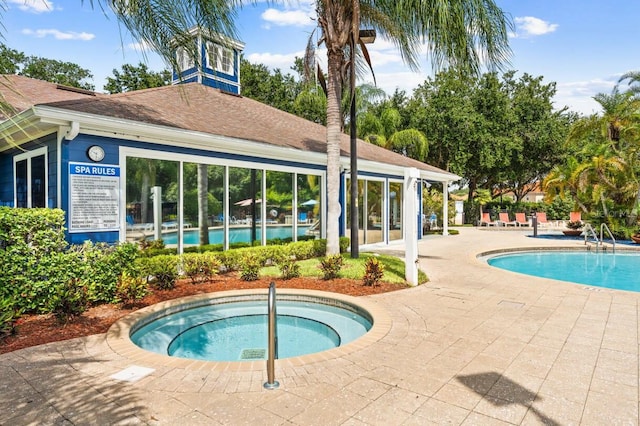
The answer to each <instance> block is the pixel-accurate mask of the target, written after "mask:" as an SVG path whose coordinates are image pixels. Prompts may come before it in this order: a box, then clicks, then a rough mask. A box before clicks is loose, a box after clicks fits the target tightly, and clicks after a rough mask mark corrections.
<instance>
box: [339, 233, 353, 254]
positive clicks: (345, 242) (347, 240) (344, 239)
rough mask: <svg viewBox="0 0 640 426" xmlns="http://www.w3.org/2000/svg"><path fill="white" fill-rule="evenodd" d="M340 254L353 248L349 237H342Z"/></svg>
mask: <svg viewBox="0 0 640 426" xmlns="http://www.w3.org/2000/svg"><path fill="white" fill-rule="evenodd" d="M339 244H340V253H346V252H347V249H348V248H349V247H350V246H351V239H350V238H349V237H340V243H339Z"/></svg>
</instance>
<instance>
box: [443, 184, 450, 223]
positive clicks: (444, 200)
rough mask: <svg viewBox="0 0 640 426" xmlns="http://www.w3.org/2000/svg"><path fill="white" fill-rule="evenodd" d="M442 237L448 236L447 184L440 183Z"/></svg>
mask: <svg viewBox="0 0 640 426" xmlns="http://www.w3.org/2000/svg"><path fill="white" fill-rule="evenodd" d="M442 235H449V182H448V181H445V182H442Z"/></svg>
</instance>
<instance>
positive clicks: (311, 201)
mask: <svg viewBox="0 0 640 426" xmlns="http://www.w3.org/2000/svg"><path fill="white" fill-rule="evenodd" d="M316 204H318V201H317V200H307V201H305V202H304V203H302V204H300V205H301V206H315V205H316Z"/></svg>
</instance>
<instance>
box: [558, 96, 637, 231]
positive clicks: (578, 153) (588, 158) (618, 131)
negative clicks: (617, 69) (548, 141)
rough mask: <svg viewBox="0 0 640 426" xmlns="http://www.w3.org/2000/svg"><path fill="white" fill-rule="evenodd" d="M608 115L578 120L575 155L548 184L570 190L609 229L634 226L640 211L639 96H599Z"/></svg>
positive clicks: (573, 129)
mask: <svg viewBox="0 0 640 426" xmlns="http://www.w3.org/2000/svg"><path fill="white" fill-rule="evenodd" d="M594 99H595V100H596V101H598V103H600V105H601V106H602V110H603V112H602V113H601V114H593V115H591V116H589V117H583V118H581V119H580V120H578V121H576V122H575V123H574V124H573V125H572V127H571V131H570V133H569V136H568V138H567V142H568V143H569V145H570V146H571V147H572V148H573V151H574V153H573V154H572V155H571V156H570V157H568V158H567V160H566V161H565V163H564V164H562V165H560V166H558V167H557V168H556V169H554V170H553V172H552V174H550V176H548V177H547V180H546V181H545V183H546V184H547V186H548V187H551V188H558V189H560V188H565V187H566V188H568V190H569V192H570V193H575V195H574V198H575V199H576V200H578V202H579V203H580V204H581V205H582V206H584V207H583V209H584V210H586V211H590V212H591V213H592V214H594V213H597V212H600V213H601V214H602V216H603V217H604V220H605V221H606V222H608V223H609V226H610V227H611V228H612V230H614V232H615V231H616V230H617V228H618V227H619V226H621V227H624V226H627V227H629V226H634V223H635V220H636V218H637V215H638V213H640V212H639V209H640V155H639V154H640V119H639V118H638V114H637V111H638V110H639V109H640V100H638V99H637V98H635V97H634V96H633V93H629V92H624V93H622V92H620V90H619V88H618V87H617V86H616V87H614V89H613V90H612V92H611V93H610V94H604V93H600V94H598V95H596V96H594Z"/></svg>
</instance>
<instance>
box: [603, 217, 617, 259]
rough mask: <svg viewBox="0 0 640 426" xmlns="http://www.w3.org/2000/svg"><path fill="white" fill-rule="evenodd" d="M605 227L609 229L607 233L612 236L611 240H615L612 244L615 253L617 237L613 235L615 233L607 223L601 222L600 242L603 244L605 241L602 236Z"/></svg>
mask: <svg viewBox="0 0 640 426" xmlns="http://www.w3.org/2000/svg"><path fill="white" fill-rule="evenodd" d="M605 229H606V230H607V233H608V234H609V236H610V237H611V241H613V244H612V246H613V252H614V253H615V252H616V239H615V237H614V236H613V234H612V233H611V229H609V227H608V226H607V224H606V223H602V224H600V242H601V244H602V243H604V238H602V235H603V233H604V230H605Z"/></svg>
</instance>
